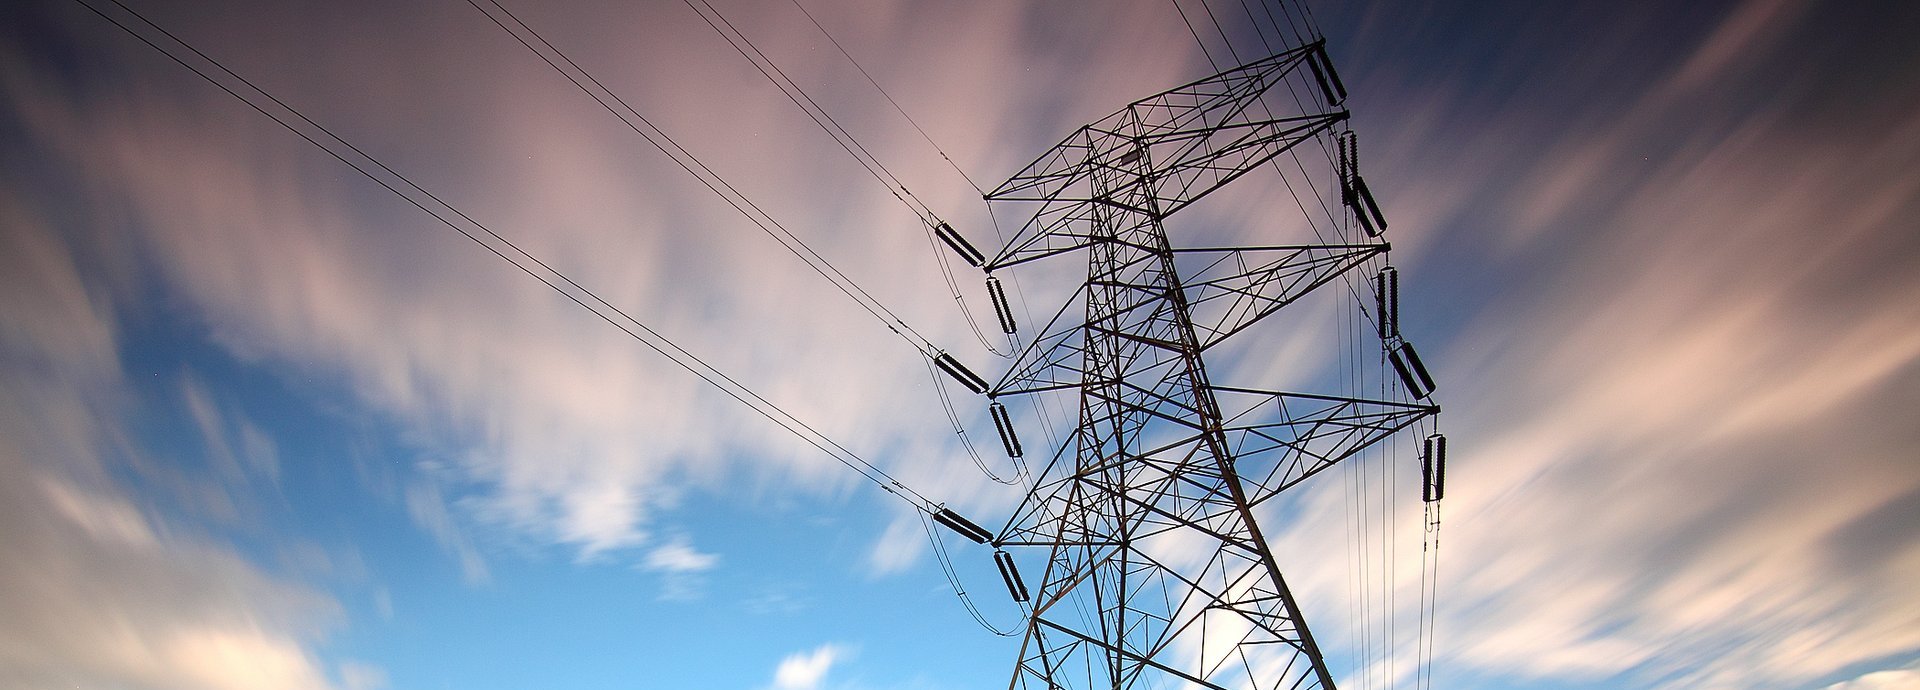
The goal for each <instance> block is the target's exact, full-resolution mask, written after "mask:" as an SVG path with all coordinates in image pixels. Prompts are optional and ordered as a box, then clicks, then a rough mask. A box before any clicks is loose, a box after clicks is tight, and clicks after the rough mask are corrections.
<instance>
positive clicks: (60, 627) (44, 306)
mask: <svg viewBox="0 0 1920 690" xmlns="http://www.w3.org/2000/svg"><path fill="white" fill-rule="evenodd" d="M0 207H3V208H6V209H9V210H8V211H6V213H9V214H15V213H21V214H24V213H26V212H25V211H23V210H22V209H27V208H31V205H28V204H19V205H16V204H13V203H4V204H0ZM15 221H18V222H15ZM89 289H90V286H87V285H86V281H84V280H82V279H81V278H80V276H79V274H78V273H77V269H76V266H75V263H74V262H73V261H72V260H71V257H70V255H69V254H68V253H67V252H66V250H65V249H64V248H63V247H62V244H61V242H60V241H59V240H57V239H55V238H54V236H53V234H52V233H51V232H49V231H48V230H47V229H46V226H45V225H43V224H42V223H41V222H39V219H38V218H34V217H30V216H26V215H21V216H15V217H11V218H8V222H6V223H5V224H4V226H0V295H5V297H4V298H0V323H5V324H7V326H6V327H5V328H4V330H0V352H4V353H5V355H4V356H3V357H0V373H3V374H4V376H5V378H6V385H5V386H0V476H4V477H6V479H5V481H0V553H5V554H6V557H5V558H0V686H4V687H74V688H81V689H84V690H106V689H108V688H116V689H118V688H125V689H127V690H242V689H251V688H263V687H272V688H284V689H286V690H332V688H334V684H333V682H332V681H331V679H330V678H329V676H328V674H327V672H326V668H325V665H324V664H323V663H322V662H321V661H320V660H319V659H318V658H317V656H316V655H315V654H314V652H313V651H312V650H311V649H310V645H311V643H312V642H313V639H314V637H315V636H316V635H317V634H318V633H319V632H320V629H321V628H323V627H324V626H326V625H327V624H328V623H329V622H330V621H331V620H333V619H334V618H335V617H336V616H337V615H338V611H337V607H336V605H335V604H334V603H333V602H332V601H331V600H329V599H327V598H326V597H324V596H321V595H319V594H317V593H314V592H312V591H309V590H307V589H305V588H303V587H300V586H297V585H294V584H290V583H287V582H283V581H280V580H278V579H275V578H273V577H270V576H268V575H267V574H265V573H263V572H261V571H260V570H259V569H258V568H256V567H255V566H253V565H252V564H250V563H248V562H247V561H245V560H244V559H242V558H241V557H239V556H238V555H237V554H235V553H234V552H233V551H231V550H229V549H227V548H224V547H221V546H218V545H215V544H213V543H210V542H208V541H206V540H205V539H202V538H199V537H197V536H195V535H194V534H193V533H192V532H191V530H189V529H186V528H185V527H183V526H180V525H172V524H168V523H166V522H164V521H161V520H160V519H158V518H157V517H155V516H154V515H151V514H149V511H148V510H146V509H145V508H143V506H142V505H141V504H139V503H138V502H137V501H136V500H135V499H133V498H131V497H129V496H127V495H124V494H123V492H122V490H121V489H120V488H118V485H117V484H116V482H115V481H114V480H113V479H112V477H113V476H114V472H113V469H114V468H112V467H110V466H109V464H108V462H109V461H108V459H107V457H108V456H107V454H106V452H105V451H107V450H109V449H114V448H116V447H117V446H116V444H117V442H118V441H119V440H120V439H123V438H125V437H126V431H125V430H124V429H123V428H122V427H121V425H120V417H119V414H120V413H121V412H122V411H123V409H124V408H122V407H121V404H122V403H123V401H124V400H125V399H126V398H127V397H128V396H129V393H128V390H127V388H126V387H125V382H123V381H122V380H121V379H120V369H119V368H118V367H117V366H116V356H115V354H114V353H115V350H116V344H115V342H114V337H113V334H114V333H115V332H116V330H117V329H116V328H115V327H114V325H113V322H112V320H111V318H110V316H109V314H110V313H111V310H110V309H107V308H106V307H105V305H103V304H101V303H99V302H96V301H95V300H96V298H94V297H93V296H92V294H90V293H89V292H88V290H89Z"/></svg>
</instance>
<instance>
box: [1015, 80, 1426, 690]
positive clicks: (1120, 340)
mask: <svg viewBox="0 0 1920 690" xmlns="http://www.w3.org/2000/svg"><path fill="white" fill-rule="evenodd" d="M1329 79H1331V80H1332V81H1329ZM1288 80H1294V81H1295V82H1296V84H1295V85H1297V86H1302V85H1313V84H1320V85H1324V87H1325V88H1323V89H1320V90H1318V91H1310V93H1313V92H1318V93H1323V94H1325V95H1326V99H1325V100H1324V101H1323V102H1319V103H1316V104H1315V107H1317V108H1318V109H1319V111H1318V112H1293V113H1289V114H1287V115H1284V116H1278V115H1275V114H1274V113H1275V112H1286V111H1284V110H1278V111H1277V110H1276V109H1275V107H1276V105H1277V101H1275V100H1272V99H1264V98H1263V96H1265V95H1266V94H1268V93H1269V91H1270V90H1273V89H1275V88H1276V87H1279V88H1281V89H1286V88H1288V87H1287V86H1286V84H1287V82H1288ZM1335 85H1337V76H1335V75H1333V73H1332V67H1331V65H1330V64H1329V63H1328V62H1327V61H1326V54H1325V52H1324V50H1323V44H1321V43H1319V42H1316V43H1313V44H1309V45H1307V46H1302V47H1300V48H1296V49H1293V50H1289V51H1286V52H1283V53H1280V54H1278V55H1274V56H1272V57H1269V58H1266V59H1263V60H1259V61H1256V62H1253V63H1249V64H1247V65H1244V66H1241V67H1237V68H1234V69H1231V70H1227V71H1225V72H1221V73H1219V74H1216V75H1213V76H1211V77H1208V78H1206V79H1202V80H1199V81H1196V82H1193V83H1191V84H1187V85H1185V86H1181V87H1178V88H1175V89H1172V90H1169V91H1167V92H1164V93H1161V94H1158V95H1155V96H1152V97H1149V98H1146V99H1143V100H1140V101H1137V102H1135V103H1133V104H1131V105H1129V106H1127V107H1126V108H1124V109H1122V110H1120V111H1119V112H1116V113H1114V114H1113V115H1111V116H1108V117H1107V118H1104V119H1102V120H1100V121H1099V122H1096V123H1094V124H1091V125H1088V126H1086V127H1083V128H1081V129H1080V130H1079V131H1077V132H1075V133H1074V134H1073V135H1072V136H1069V137H1068V138H1067V139H1066V140H1064V141H1062V142H1061V143H1060V144H1058V145H1056V146H1055V147H1053V148H1052V149H1051V150H1049V151H1048V152H1047V153H1046V154H1044V155H1042V156H1040V158H1039V159H1037V160H1035V161H1034V162H1033V163H1032V164H1031V165H1029V166H1028V167H1027V168H1026V169H1025V170H1023V171H1021V172H1020V173H1019V174H1017V175H1015V176H1014V177H1013V178H1012V179H1010V180H1008V181H1007V182H1006V183H1005V184H1003V185H1001V186H1000V187H999V188H998V189H996V190H994V191H993V192H991V193H989V194H988V195H987V199H988V200H989V201H993V202H1028V203H1038V204H1039V206H1038V210H1037V211H1035V212H1034V214H1033V216H1032V218H1031V220H1030V221H1028V222H1027V223H1026V224H1025V225H1024V226H1022V228H1021V229H1020V231H1019V232H1017V233H1016V234H1015V235H1014V237H1013V238H1012V239H1011V240H1010V241H1009V242H1008V243H1007V245H1006V246H1005V247H1004V248H1003V249H1002V250H1001V251H1000V252H999V254H998V255H997V256H995V257H994V258H993V259H992V260H991V261H989V262H987V265H986V268H987V270H989V271H992V270H996V269H1002V268H1006V267H1009V266H1014V265H1018V264H1022V263H1026V262H1029V261H1034V260H1037V259H1042V258H1046V257H1052V256H1058V255H1065V254H1068V253H1078V252H1082V251H1084V252H1085V253H1086V255H1087V273H1086V280H1085V282H1084V283H1083V284H1082V285H1081V286H1080V288H1079V290H1078V291H1077V292H1076V293H1075V295H1074V297H1073V298H1072V299H1071V300H1069V302H1068V304H1067V305H1066V306H1064V307H1062V309H1061V311H1060V313H1059V315H1057V316H1055V317H1054V319H1053V322H1052V323H1050V324H1048V325H1047V326H1046V327H1045V328H1044V329H1042V330H1041V332H1040V334H1039V335H1038V336H1037V337H1036V338H1035V339H1034V340H1033V342H1032V343H1031V344H1030V345H1029V346H1028V347H1027V348H1026V349H1025V350H1024V351H1023V352H1022V353H1021V354H1020V356H1019V357H1018V358H1017V359H1016V360H1015V363H1014V366H1013V367H1012V368H1011V370H1010V371H1009V372H1008V373H1007V374H1006V375H1005V377H1004V378H1002V379H1001V380H1000V381H999V383H998V384H996V385H995V386H993V388H992V389H991V391H990V392H989V395H991V396H993V397H996V398H997V397H999V396H1007V395H1021V394H1031V393H1040V392H1046V391H1077V393H1078V397H1079V412H1078V414H1079V419H1078V421H1077V426H1076V427H1075V429H1074V431H1073V433H1072V436H1071V441H1070V442H1069V443H1065V444H1063V447H1062V448H1061V449H1060V454H1059V455H1056V456H1055V457H1054V458H1052V459H1051V461H1050V462H1048V463H1047V464H1046V465H1045V468H1044V469H1042V470H1041V471H1040V472H1039V473H1038V474H1037V475H1036V483H1035V485H1034V487H1033V490H1032V491H1031V492H1030V493H1029V494H1028V496H1027V497H1026V500H1025V501H1024V502H1023V503H1022V504H1021V506H1020V508H1019V509H1018V510H1017V511H1016V512H1015V514H1014V516H1013V517H1012V519H1011V520H1010V521H1009V522H1008V523H1007V525H1006V526H1005V527H1004V528H1003V529H1002V530H1001V531H1000V533H999V534H998V535H997V538H996V539H995V540H994V543H995V544H996V545H997V546H1002V547H1021V546H1026V547H1044V548H1045V549H1046V550H1047V553H1048V557H1047V561H1046V566H1045V569H1044V573H1043V575H1042V577H1041V578H1040V581H1039V587H1038V589H1037V591H1035V592H1034V594H1033V596H1032V609H1031V615H1030V616H1029V618H1028V620H1027V627H1026V631H1025V639H1024V641H1023V643H1022V648H1021V652H1020V658H1019V661H1018V665H1017V668H1016V670H1015V673H1014V677H1013V680H1012V682H1011V684H1010V685H1011V687H1015V688H1049V689H1051V688H1072V689H1074V690H1095V689H1098V688H1112V689H1115V690H1117V689H1119V688H1132V687H1144V688H1178V687H1196V686H1197V687H1204V688H1219V689H1221V690H1225V689H1227V688H1262V689H1267V688H1279V689H1289V690H1290V689H1299V688H1325V689H1327V690H1332V688H1333V680H1332V675H1331V673H1330V672H1329V671H1328V669H1327V665H1326V663H1325V660H1324V659H1323V658H1322V655H1321V653H1320V650H1319V648H1318V646H1317V645H1316V644H1315V642H1314V639H1313V636H1312V634H1311V633H1309V631H1308V629H1307V626H1306V624H1305V621H1304V620H1303V618H1302V616H1301V612H1300V607H1299V605H1298V603H1297V602H1296V601H1295V599H1294V595H1293V592H1292V591H1291V590H1289V589H1288V587H1287V584H1286V581H1285V579H1284V578H1283V577H1282V575H1281V570H1280V566H1279V564H1278V563H1277V562H1276V561H1275V559H1274V556H1273V553H1272V552H1271V550H1270V549H1269V548H1268V545H1267V542H1266V539H1265V537H1264V536H1263V535H1262V534H1261V531H1260V527H1259V524H1258V522H1257V521H1256V520H1255V516H1254V513H1255V509H1256V508H1258V507H1259V506H1260V504H1262V503H1263V502H1265V501H1267V500H1269V499H1271V498H1272V497H1274V496H1275V495H1277V494H1278V493H1279V492H1280V491H1282V490H1284V489H1286V488H1287V487H1290V486H1292V485H1294V484H1297V483H1299V482H1300V481H1302V480H1304V479H1306V478H1307V477H1309V476H1312V475H1313V474H1315V473H1317V472H1319V471H1321V470H1323V469H1326V468H1327V467H1330V466H1332V465H1333V464H1334V463H1336V462H1338V461H1340V460H1341V459H1344V458H1346V457H1349V456H1351V455H1353V454H1354V453H1357V452H1359V451H1360V450H1361V449H1363V448H1365V447H1367V446H1369V445H1371V444H1373V443H1374V442H1376V441H1378V440H1380V439H1382V438H1385V437H1386V436H1388V435H1390V434H1392V433H1394V432H1395V431H1398V430H1399V429H1401V428H1404V427H1406V426H1408V425H1410V424H1413V423H1414V422H1415V421H1417V420H1419V419H1420V418H1421V417H1424V416H1426V415H1431V414H1435V413H1437V412H1438V411H1439V409H1438V408H1437V407H1435V406H1432V405H1423V404H1409V403H1401V402H1392V401H1383V400H1363V399H1356V398H1346V397H1337V396H1324V395H1309V394H1298V393H1282V392H1278V391H1265V390H1257V389H1251V388H1238V387H1229V386H1221V385H1216V384H1214V383H1212V382H1211V381H1210V380H1209V377H1208V375H1207V369H1206V366H1205V363H1204V361H1203V358H1202V357H1203V354H1204V353H1205V352H1206V351H1207V350H1208V349H1209V348H1211V347H1213V346H1215V345H1217V344H1219V343H1221V342H1222V341H1224V340H1225V339H1227V338H1228V337H1230V336H1232V335H1234V334H1236V333H1239V332H1241V330H1242V329H1244V328H1246V327H1247V326H1248V325H1251V324H1252V323H1254V322H1255V321H1258V320H1260V319H1262V318H1265V317H1266V316H1268V315H1270V314H1273V313H1274V312H1276V311H1277V310H1279V309H1280V308H1281V307H1284V306H1286V305H1287V304H1289V303H1292V302H1294V301H1295V300H1297V299H1299V298H1300V297H1301V296H1303V295H1305V294H1306V293H1308V292H1309V291H1311V290H1313V289H1315V288H1318V287H1320V286H1322V285H1326V284H1328V283H1329V282H1332V281H1334V280H1337V279H1339V278H1340V276H1341V274H1342V273H1344V272H1346V271H1348V270H1351V269H1353V268H1355V267H1357V266H1360V265H1362V264H1363V263H1365V262H1366V261H1367V260H1368V259H1370V258H1373V257H1376V256H1380V255H1382V254H1384V252H1385V251H1386V250H1387V245H1386V244H1385V243H1384V242H1366V243H1359V244H1319V245H1284V246H1280V245H1276V246H1254V247H1235V248H1176V247H1175V246H1174V245H1173V243H1172V242H1170V240H1169V238H1168V235H1167V231H1166V228H1165V226H1164V221H1165V220H1166V218H1167V217H1169V216H1170V215H1172V214H1173V213H1175V212H1178V211H1180V210H1181V209H1183V208H1185V207H1186V206H1188V205H1189V204H1192V203H1193V202H1195V201H1197V200H1199V199H1200V198H1201V197H1203V196H1205V195H1207V194H1208V193H1210V192H1212V191H1214V190H1216V189H1219V188H1220V187H1221V186H1224V185H1226V184H1227V183H1230V182H1232V181H1234V180H1235V179H1237V178H1239V177H1240V176H1242V175H1244V174H1245V173H1247V172H1249V171H1252V170H1254V169H1256V168H1258V167H1259V166H1261V165H1264V164H1266V163H1267V162H1268V161H1270V160H1272V159H1273V158H1274V157H1276V156H1279V155H1281V154H1283V153H1286V152H1287V151H1288V150H1290V149H1292V148H1293V147H1295V146H1298V145H1300V144H1302V143H1303V142H1308V141H1312V140H1313V139H1314V138H1315V137H1323V136H1324V137H1327V138H1328V139H1331V138H1332V134H1333V132H1334V128H1335V127H1336V126H1337V125H1339V124H1340V123H1341V122H1343V121H1344V120H1345V119H1346V117H1347V114H1346V112H1345V111H1344V110H1340V109H1339V100H1340V98H1339V97H1338V95H1337V94H1338V92H1337V91H1336V90H1335V89H1334V88H1333V87H1334V86H1335ZM1308 88H1309V89H1311V88H1312V87H1311V86H1308ZM1298 109H1299V108H1298V107H1297V106H1296V108H1295V110H1298ZM1341 175H1342V177H1343V180H1344V178H1345V175H1346V172H1345V171H1344V170H1343V171H1342V172H1341ZM1342 188H1343V189H1345V188H1346V186H1345V184H1344V181H1343V184H1342ZM1069 452H1070V453H1071V455H1070V456H1069V455H1068V453H1069ZM1006 567H1011V566H1010V565H1009V566H1006ZM1013 581H1017V580H1010V583H1011V582H1013ZM1017 596H1018V595H1017Z"/></svg>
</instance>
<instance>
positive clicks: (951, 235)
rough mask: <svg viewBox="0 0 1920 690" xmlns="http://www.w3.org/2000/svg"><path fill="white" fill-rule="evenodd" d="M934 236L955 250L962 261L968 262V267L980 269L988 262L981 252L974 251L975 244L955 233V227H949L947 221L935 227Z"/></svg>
mask: <svg viewBox="0 0 1920 690" xmlns="http://www.w3.org/2000/svg"><path fill="white" fill-rule="evenodd" d="M933 234H934V236H936V237H939V238H940V241H941V242H945V243H947V246H948V247H949V248H951V249H953V251H954V253H955V254H959V255H960V259H961V260H963V261H966V262H967V265H969V266H973V267H975V268H978V267H979V266H980V265H981V264H984V263H986V262H987V256H986V255H985V254H981V253H980V250H978V249H974V248H973V244H972V243H970V242H968V241H967V238H965V237H961V236H960V233H958V232H955V231H954V229H953V226H951V225H948V224H947V222H946V221H944V220H943V221H940V224H939V225H935V226H933Z"/></svg>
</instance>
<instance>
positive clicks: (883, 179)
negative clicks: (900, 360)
mask: <svg viewBox="0 0 1920 690" xmlns="http://www.w3.org/2000/svg"><path fill="white" fill-rule="evenodd" d="M471 1H472V0H469V2H471ZM490 1H493V2H495V4H498V2H497V0H490ZM682 2H683V3H684V4H685V5H686V6H687V7H688V8H689V9H692V10H693V11H694V13H695V14H698V15H700V19H701V21H704V22H706V24H707V26H708V27H710V28H712V29H713V30H714V33H717V34H719V35H720V38H721V39H723V40H725V41H726V42H727V45H728V46H730V47H732V48H733V49H734V52H736V53H739V54H740V56H741V57H743V58H746V60H747V62H748V63H750V64H752V65H753V68H754V69H755V70H756V71H758V72H760V74H761V76H764V77H766V78H767V81H769V82H771V83H772V84H773V85H774V88H777V89H779V90H780V93H781V95H784V96H786V97H787V100H788V101H791V102H792V103H793V105H794V107H797V108H799V109H800V112H802V113H805V114H806V116H807V119H809V120H812V121H813V123H814V124H815V125H816V126H818V127H819V128H820V131H822V132H825V133H826V134H827V136H828V137H831V138H832V139H833V141H834V143H836V144H839V146H840V148H841V150H843V151H846V152H847V155H849V156H852V157H853V159H854V161H855V162H857V163H859V164H860V167H861V168H862V169H865V170H866V171H867V174H868V175H870V176H872V177H873V179H874V181H876V182H878V183H880V186H881V188H882V189H885V190H887V193H888V194H889V195H891V196H892V197H893V198H894V199H895V200H897V201H899V202H900V203H901V204H902V205H904V206H906V207H907V210H908V211H911V212H913V214H914V215H915V216H918V217H919V218H920V222H921V231H922V233H923V234H925V235H926V238H927V247H928V249H930V250H932V251H933V257H934V261H935V263H937V264H938V265H939V267H940V276H941V279H942V280H943V281H944V282H945V284H946V286H947V290H948V292H949V293H951V294H952V296H953V299H954V304H955V306H956V307H957V308H958V309H959V310H960V315H961V316H962V317H964V318H965V319H966V321H967V327H968V328H969V329H970V330H971V331H972V333H973V335H974V338H976V339H977V340H979V342H980V345H981V347H984V348H986V349H987V351H989V352H992V353H994V354H996V355H999V356H1001V357H1003V358H1011V357H1012V356H1013V355H1014V353H1013V352H1011V351H1009V352H1001V351H1000V350H999V349H998V348H996V347H995V346H994V344H993V343H991V342H989V341H988V340H987V336H986V333H985V332H984V331H983V330H982V329H981V328H980V324H979V321H978V320H977V319H975V318H974V316H973V312H972V311H970V310H968V309H967V306H966V300H965V299H964V298H963V297H962V296H961V294H960V286H959V284H957V283H955V282H954V279H953V269H952V267H951V266H950V265H949V263H948V261H947V255H946V252H943V251H941V249H940V244H939V242H937V241H935V240H934V230H935V229H936V228H939V227H940V226H941V225H943V223H942V222H941V220H940V217H939V214H936V213H934V212H933V209H932V207H930V206H928V205H927V203H926V202H925V201H924V200H922V199H920V197H919V195H917V194H914V193H913V190H911V189H908V188H907V185H906V183H904V182H902V181H901V180H900V178H899V176H897V175H895V174H894V173H893V171H892V170H891V169H889V168H888V167H887V166H886V164H885V163H883V162H881V161H880V158H879V157H878V156H876V155H874V154H873V151H872V150H871V149H869V148H867V146H866V145H865V144H862V143H861V142H860V139H859V138H858V137H855V136H854V135H853V132H852V131H849V130H848V129H847V128H846V126H845V125H842V124H841V123H840V121H839V119H837V118H835V117H834V116H833V114H832V113H830V112H827V109H826V108H825V107H824V106H821V105H820V102H819V101H817V100H815V99H814V98H813V97H812V96H811V95H809V94H808V93H807V91H806V89H805V88H804V87H802V86H800V84H799V83H798V82H795V81H794V80H793V78H792V77H790V76H788V75H787V72H786V70H783V69H781V68H780V65H779V64H778V63H776V62H774V60H773V57H772V56H770V55H767V53H766V51H765V50H762V49H761V48H760V46H759V44H757V43H754V41H753V39H751V38H748V37H747V35H746V33H745V32H743V31H741V30H740V28H739V27H737V26H735V25H734V24H733V22H732V21H731V20H729V19H727V17H726V15H725V14H723V13H721V12H720V9H719V8H717V7H714V6H713V4H712V3H711V2H708V1H707V0H682ZM696 3H698V4H696ZM795 5H796V6H798V3H797V2H796V3H795ZM800 11H801V13H802V14H805V15H806V16H807V19H808V20H809V21H813V25H814V27H815V28H818V29H820V32H821V33H822V34H825V35H826V37H827V40H828V41H829V42H831V43H833V45H834V47H835V48H838V49H839V50H840V54H841V55H844V56H846V58H847V60H848V61H849V62H852V63H853V66H854V68H855V69H857V70H859V71H860V73H861V75H863V76H865V77H866V78H867V82H868V83H870V84H873V86H874V88H876V89H879V91H880V95H881V96H884V97H886V99H887V102H889V103H892V104H893V107H894V109H895V110H898V111H899V112H900V114H901V115H903V116H906V118H907V122H908V124H911V125H913V127H914V129H915V130H917V131H919V132H920V135H921V137H922V138H925V139H926V140H927V142H928V143H930V144H932V143H933V138H932V137H930V136H927V133H926V130H924V129H921V128H920V125H919V123H917V122H914V121H913V117H912V116H911V115H907V113H906V110H905V109H903V108H901V107H900V104H899V103H898V102H897V101H895V100H894V99H893V96H892V95H891V94H888V93H887V91H886V89H885V88H883V87H881V86H880V83H879V82H878V81H875V80H874V79H873V76H872V75H871V74H868V73H867V71H866V68H864V67H861V66H860V63H859V62H858V61H856V60H854V59H853V56H852V55H851V54H849V53H847V51H846V49H845V48H843V47H841V46H840V42H839V41H838V40H835V39H834V37H833V34H831V33H828V32H827V30H826V27H824V26H821V25H820V22H818V21H814V20H813V15H812V14H811V13H808V12H807V10H806V8H805V7H800ZM933 147H934V150H935V151H937V152H939V153H940V155H941V157H942V158H946V159H947V163H948V164H949V165H953V166H954V169H955V170H959V166H958V165H955V164H954V163H953V159H952V158H948V157H947V155H946V152H945V151H943V150H941V149H940V145H939V144H933ZM960 174H961V176H962V177H966V173H965V172H964V171H962V172H961V173H960ZM967 183H968V184H969V185H972V184H973V180H972V179H970V178H969V179H968V180H967ZM974 189H975V190H976V191H978V190H979V187H978V186H977V185H976V186H975V187H974Z"/></svg>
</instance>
